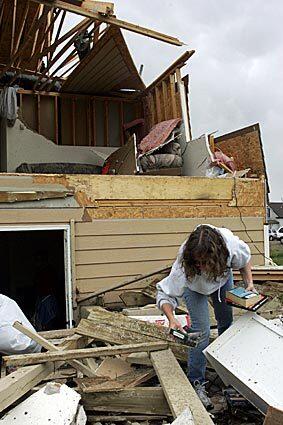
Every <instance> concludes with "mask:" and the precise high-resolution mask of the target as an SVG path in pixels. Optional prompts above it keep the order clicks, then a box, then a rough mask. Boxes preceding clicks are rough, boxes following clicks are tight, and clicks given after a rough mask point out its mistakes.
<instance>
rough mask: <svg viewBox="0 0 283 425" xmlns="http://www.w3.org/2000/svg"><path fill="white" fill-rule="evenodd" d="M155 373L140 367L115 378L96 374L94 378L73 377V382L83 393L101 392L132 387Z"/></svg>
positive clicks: (152, 370) (150, 369)
mask: <svg viewBox="0 0 283 425" xmlns="http://www.w3.org/2000/svg"><path fill="white" fill-rule="evenodd" d="M155 375H156V373H155V370H154V369H152V368H142V369H133V370H132V372H131V373H126V374H124V375H121V376H119V377H117V378H115V379H110V378H109V377H101V376H98V377H95V378H75V382H76V384H78V388H77V390H78V391H82V392H83V393H101V392H108V391H120V390H123V389H129V388H134V387H137V386H139V385H140V384H142V383H144V382H146V381H149V380H150V379H151V378H153V377H154V376H155Z"/></svg>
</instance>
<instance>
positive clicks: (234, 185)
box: [233, 177, 277, 266]
mask: <svg viewBox="0 0 283 425" xmlns="http://www.w3.org/2000/svg"><path fill="white" fill-rule="evenodd" d="M233 180H234V184H233V197H234V199H235V202H236V205H235V206H236V208H237V210H238V212H239V218H240V220H241V223H242V224H243V226H244V231H245V233H246V235H247V237H248V238H249V240H250V242H251V243H252V244H253V246H254V247H255V249H256V250H257V252H258V253H259V254H260V255H261V256H262V257H263V258H264V259H265V260H268V261H269V262H270V264H271V265H272V266H277V264H276V263H275V262H274V261H273V260H272V258H270V257H267V256H266V255H265V254H264V253H263V252H261V251H260V249H259V248H258V247H257V245H256V243H255V241H254V240H253V239H252V237H251V236H250V234H249V232H248V229H247V226H246V223H245V222H244V219H243V215H242V211H241V209H240V207H239V205H238V198H237V190H236V189H237V188H236V182H237V180H236V177H233Z"/></svg>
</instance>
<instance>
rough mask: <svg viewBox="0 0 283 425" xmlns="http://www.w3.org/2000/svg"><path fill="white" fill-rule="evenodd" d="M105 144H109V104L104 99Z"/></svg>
mask: <svg viewBox="0 0 283 425" xmlns="http://www.w3.org/2000/svg"><path fill="white" fill-rule="evenodd" d="M104 146H109V104H108V100H105V101H104Z"/></svg>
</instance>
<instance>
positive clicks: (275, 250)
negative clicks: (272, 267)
mask: <svg viewBox="0 0 283 425" xmlns="http://www.w3.org/2000/svg"><path fill="white" fill-rule="evenodd" d="M270 257H271V258H272V260H273V261H274V262H275V263H276V264H278V266H283V244H281V243H280V242H279V241H272V242H270Z"/></svg>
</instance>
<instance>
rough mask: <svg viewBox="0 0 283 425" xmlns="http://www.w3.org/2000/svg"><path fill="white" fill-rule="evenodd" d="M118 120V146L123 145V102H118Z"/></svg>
mask: <svg viewBox="0 0 283 425" xmlns="http://www.w3.org/2000/svg"><path fill="white" fill-rule="evenodd" d="M119 121H120V126H119V127H120V146H123V145H124V104H123V102H122V101H120V102H119Z"/></svg>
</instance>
